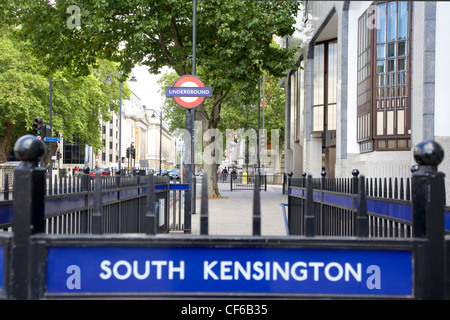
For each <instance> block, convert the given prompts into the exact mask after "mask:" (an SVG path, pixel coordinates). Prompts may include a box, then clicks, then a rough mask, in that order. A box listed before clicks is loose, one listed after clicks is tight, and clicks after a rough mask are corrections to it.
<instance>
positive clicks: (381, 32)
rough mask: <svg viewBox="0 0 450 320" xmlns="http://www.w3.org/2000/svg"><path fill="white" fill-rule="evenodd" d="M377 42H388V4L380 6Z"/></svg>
mask: <svg viewBox="0 0 450 320" xmlns="http://www.w3.org/2000/svg"><path fill="white" fill-rule="evenodd" d="M378 19H379V20H378V27H379V29H378V30H377V41H378V42H386V3H382V4H379V5H378Z"/></svg>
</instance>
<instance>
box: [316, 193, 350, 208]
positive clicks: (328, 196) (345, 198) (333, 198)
mask: <svg viewBox="0 0 450 320" xmlns="http://www.w3.org/2000/svg"><path fill="white" fill-rule="evenodd" d="M352 200H353V196H352V195H338V194H333V193H324V194H323V201H324V202H326V203H328V204H335V205H338V206H341V207H346V208H349V209H351V208H353V201H352Z"/></svg>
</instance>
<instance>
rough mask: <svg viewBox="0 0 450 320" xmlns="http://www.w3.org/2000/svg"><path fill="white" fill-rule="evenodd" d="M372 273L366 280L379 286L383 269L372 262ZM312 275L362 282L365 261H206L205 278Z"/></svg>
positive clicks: (298, 277)
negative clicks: (351, 262)
mask: <svg viewBox="0 0 450 320" xmlns="http://www.w3.org/2000/svg"><path fill="white" fill-rule="evenodd" d="M366 272H367V274H371V276H370V277H369V278H368V279H367V287H368V288H369V289H380V278H381V272H380V267H378V266H375V265H371V266H369V267H368V268H367V270H366ZM310 278H312V279H313V280H314V281H321V280H322V279H323V278H325V279H327V280H328V281H332V282H335V281H340V280H344V281H345V282H349V281H357V282H361V281H362V264H361V263H356V265H352V264H350V263H347V262H346V263H344V264H341V263H338V262H329V263H327V264H325V263H323V262H309V263H306V262H303V261H296V262H294V263H289V262H284V263H279V262H276V261H273V262H269V261H266V262H262V261H254V262H250V261H247V262H245V263H241V262H239V261H217V260H216V261H204V262H203V279H204V280H209V279H212V280H239V279H245V280H252V279H253V280H257V281H259V280H262V279H264V280H279V279H283V280H291V279H293V280H295V281H305V280H308V279H310Z"/></svg>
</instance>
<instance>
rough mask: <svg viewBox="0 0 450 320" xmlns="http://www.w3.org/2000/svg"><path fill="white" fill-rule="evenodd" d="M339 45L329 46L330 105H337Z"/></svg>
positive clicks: (332, 44) (331, 44)
mask: <svg viewBox="0 0 450 320" xmlns="http://www.w3.org/2000/svg"><path fill="white" fill-rule="evenodd" d="M336 87H337V43H336V42H332V43H329V44H328V103H336V100H337V97H336V91H337V90H336Z"/></svg>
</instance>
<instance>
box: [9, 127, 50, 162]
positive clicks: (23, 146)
mask: <svg viewBox="0 0 450 320" xmlns="http://www.w3.org/2000/svg"><path fill="white" fill-rule="evenodd" d="M14 154H15V155H16V156H17V157H18V158H19V160H20V161H22V163H21V164H20V165H21V166H22V167H37V165H38V163H39V161H40V160H41V158H42V157H43V156H44V154H45V145H44V142H42V140H40V139H38V138H37V137H36V136H33V135H31V134H27V135H25V136H22V137H20V138H19V139H18V140H17V141H16V144H15V145H14Z"/></svg>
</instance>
